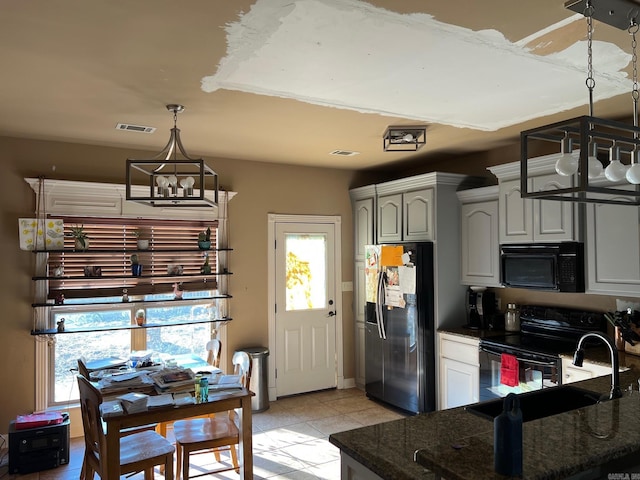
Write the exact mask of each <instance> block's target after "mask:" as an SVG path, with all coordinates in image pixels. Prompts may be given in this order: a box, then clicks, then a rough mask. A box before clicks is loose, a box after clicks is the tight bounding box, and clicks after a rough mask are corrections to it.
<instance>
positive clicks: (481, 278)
mask: <svg viewBox="0 0 640 480" xmlns="http://www.w3.org/2000/svg"><path fill="white" fill-rule="evenodd" d="M457 195H458V199H459V200H460V204H461V207H460V227H461V238H460V246H461V254H460V262H461V265H460V267H461V278H460V281H461V283H462V284H464V285H478V286H485V287H498V286H500V244H499V241H498V186H497V185H494V186H490V187H482V188H474V189H471V190H463V191H460V192H457Z"/></svg>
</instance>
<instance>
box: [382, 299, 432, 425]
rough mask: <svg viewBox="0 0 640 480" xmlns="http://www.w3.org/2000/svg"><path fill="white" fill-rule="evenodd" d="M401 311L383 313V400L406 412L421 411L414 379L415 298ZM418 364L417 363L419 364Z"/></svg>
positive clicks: (415, 342)
mask: <svg viewBox="0 0 640 480" xmlns="http://www.w3.org/2000/svg"><path fill="white" fill-rule="evenodd" d="M406 297H413V298H412V299H411V303H409V302H407V305H406V307H405V308H393V309H391V310H385V311H384V316H385V323H386V325H387V329H386V333H387V338H386V340H385V342H384V346H383V348H384V372H383V377H384V401H386V402H387V403H390V404H391V405H395V406H396V407H398V408H401V409H403V410H407V411H409V412H415V413H418V412H420V411H423V409H422V408H421V403H422V401H421V398H420V397H421V395H420V389H419V386H420V380H419V376H418V363H419V362H418V354H419V351H418V338H417V335H418V332H417V329H418V325H417V306H416V301H415V295H406V296H405V298H406ZM420 363H421V362H420Z"/></svg>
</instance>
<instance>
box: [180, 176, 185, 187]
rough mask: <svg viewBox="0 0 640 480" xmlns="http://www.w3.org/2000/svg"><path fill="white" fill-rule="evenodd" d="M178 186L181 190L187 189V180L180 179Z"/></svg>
mask: <svg viewBox="0 0 640 480" xmlns="http://www.w3.org/2000/svg"><path fill="white" fill-rule="evenodd" d="M180 186H181V187H182V188H187V179H186V178H182V179H180Z"/></svg>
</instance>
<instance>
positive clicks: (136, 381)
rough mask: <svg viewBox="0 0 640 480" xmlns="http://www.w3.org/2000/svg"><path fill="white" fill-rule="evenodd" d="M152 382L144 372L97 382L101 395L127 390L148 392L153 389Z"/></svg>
mask: <svg viewBox="0 0 640 480" xmlns="http://www.w3.org/2000/svg"><path fill="white" fill-rule="evenodd" d="M153 385H154V382H153V380H152V379H150V378H149V376H148V375H147V374H146V372H142V371H140V372H126V373H122V374H118V375H111V376H107V377H103V378H102V379H100V381H99V382H98V388H99V389H100V392H101V393H102V395H109V394H115V393H122V392H123V391H125V392H126V391H127V390H131V391H133V390H135V391H137V392H148V391H149V390H152V389H153Z"/></svg>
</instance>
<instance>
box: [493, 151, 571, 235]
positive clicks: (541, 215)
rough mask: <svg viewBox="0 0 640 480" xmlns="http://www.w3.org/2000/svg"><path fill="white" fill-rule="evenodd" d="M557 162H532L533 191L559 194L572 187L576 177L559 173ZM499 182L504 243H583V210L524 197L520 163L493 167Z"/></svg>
mask: <svg viewBox="0 0 640 480" xmlns="http://www.w3.org/2000/svg"><path fill="white" fill-rule="evenodd" d="M555 160H556V159H555V158H553V156H550V157H548V158H547V157H541V158H539V159H535V160H531V161H530V163H533V164H534V165H535V170H534V173H535V176H534V175H532V176H531V177H530V178H529V179H528V181H529V182H530V183H529V190H531V191H543V190H557V189H560V188H566V187H570V186H572V184H573V183H572V182H573V177H564V176H561V175H558V174H557V173H555ZM489 170H490V171H491V172H492V173H493V174H494V175H496V177H498V182H499V198H498V205H499V219H500V235H499V239H500V243H501V244H502V243H531V242H537V243H544V242H561V241H572V240H575V241H580V240H581V238H582V235H581V231H580V228H579V227H580V225H581V223H582V222H580V221H579V220H580V212H581V210H580V207H579V206H578V205H577V204H575V203H572V202H561V201H555V200H533V199H530V198H522V197H521V183H520V162H513V163H509V164H505V165H497V166H495V167H489Z"/></svg>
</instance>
